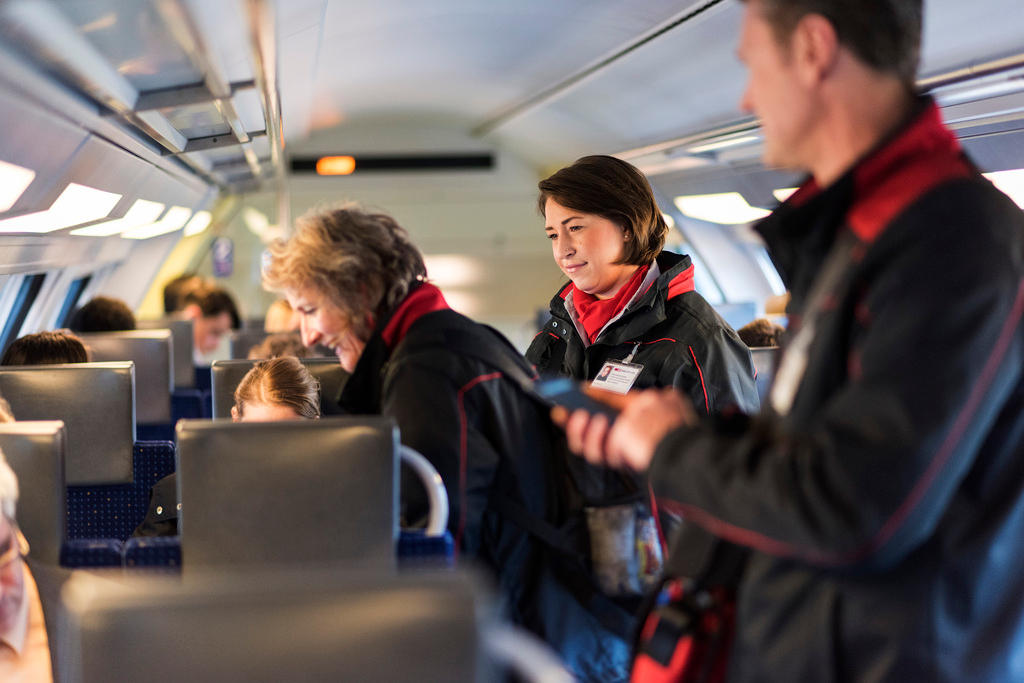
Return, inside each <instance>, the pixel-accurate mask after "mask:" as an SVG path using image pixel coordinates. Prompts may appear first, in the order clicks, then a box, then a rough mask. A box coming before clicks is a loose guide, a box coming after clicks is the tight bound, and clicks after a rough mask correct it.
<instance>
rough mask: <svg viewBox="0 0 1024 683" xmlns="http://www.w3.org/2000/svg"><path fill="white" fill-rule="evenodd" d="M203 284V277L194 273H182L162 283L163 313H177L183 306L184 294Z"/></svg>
mask: <svg viewBox="0 0 1024 683" xmlns="http://www.w3.org/2000/svg"><path fill="white" fill-rule="evenodd" d="M202 286H203V278H201V277H199V276H198V275H196V274H195V273H182V274H181V275H179V276H178V277H176V278H174V279H173V280H171V281H169V282H168V283H167V284H166V285H164V313H178V312H179V311H181V310H182V309H184V308H185V295H186V294H188V293H189V292H191V291H192V290H194V289H198V288H199V287H202Z"/></svg>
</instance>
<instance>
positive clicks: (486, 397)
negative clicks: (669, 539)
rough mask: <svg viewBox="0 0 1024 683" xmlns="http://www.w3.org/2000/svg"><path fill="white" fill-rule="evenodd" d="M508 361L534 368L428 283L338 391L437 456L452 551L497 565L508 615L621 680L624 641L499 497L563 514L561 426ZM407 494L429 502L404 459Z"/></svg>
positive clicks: (415, 503) (379, 334)
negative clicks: (587, 606) (587, 605)
mask: <svg viewBox="0 0 1024 683" xmlns="http://www.w3.org/2000/svg"><path fill="white" fill-rule="evenodd" d="M510 364H512V365H514V366H515V367H517V368H518V369H519V370H520V371H521V375H522V377H521V379H522V378H529V377H532V376H533V369H532V368H531V367H530V365H529V363H527V362H526V360H525V359H523V357H522V356H521V355H519V354H518V353H517V352H516V351H515V349H514V348H513V347H512V346H511V345H510V344H509V343H508V342H507V341H505V340H504V339H503V338H501V337H500V336H499V335H498V334H497V333H496V332H494V331H493V330H491V329H489V328H487V327H485V326H483V325H479V324H477V323H475V322H473V321H472V320H470V319H468V318H466V317H465V316H462V315H460V314H458V313H456V312H455V311H452V310H451V309H449V308H448V306H447V304H446V303H445V302H444V299H443V297H442V296H441V293H440V291H439V290H438V289H437V288H436V287H434V286H432V285H429V284H423V285H420V286H418V287H417V288H415V289H414V290H413V291H412V292H411V293H410V294H409V295H408V296H407V297H406V298H405V300H404V301H403V302H402V303H401V304H399V305H398V307H397V308H396V310H395V311H394V312H392V313H391V314H390V315H389V316H388V317H387V318H386V319H384V320H381V321H380V322H379V324H378V327H377V330H376V331H375V332H374V334H373V335H372V337H371V339H370V340H369V342H368V343H367V345H366V348H365V349H364V351H363V354H362V356H361V357H360V359H359V362H358V363H357V364H356V367H355V368H354V370H353V372H352V375H351V376H350V377H349V379H348V381H347V382H346V384H345V387H344V389H343V390H342V393H341V397H340V399H339V403H340V405H341V407H342V408H343V409H344V410H345V411H346V412H349V413H353V414H375V415H377V414H379V415H387V416H391V417H393V418H395V421H396V422H397V423H398V427H399V430H400V433H401V440H402V443H403V444H405V445H407V446H410V447H411V448H413V449H415V450H417V451H419V452H420V453H422V454H423V455H424V456H425V457H426V458H427V459H428V460H429V461H430V462H431V463H432V464H433V465H434V467H436V468H437V470H438V472H439V473H440V475H441V479H442V480H443V481H444V484H445V488H446V489H447V491H448V499H449V513H450V514H449V521H448V527H449V530H450V531H451V533H452V536H453V537H454V539H455V543H456V551H457V552H458V553H459V555H460V557H466V558H469V559H471V560H473V561H476V562H477V563H479V564H481V565H483V566H484V567H485V568H487V569H488V570H489V571H490V572H491V573H492V574H493V575H494V577H495V578H496V580H497V583H498V587H499V591H500V593H501V596H502V598H503V600H504V603H505V606H506V610H507V614H508V616H509V617H510V618H511V619H512V621H514V622H515V623H517V624H520V625H522V626H525V627H526V628H528V629H530V630H532V631H534V632H535V633H537V634H538V635H539V636H540V637H542V638H544V639H545V640H548V641H549V642H550V643H551V644H552V646H554V647H555V648H556V649H557V650H559V652H560V654H562V656H563V657H564V658H565V659H566V661H567V663H568V664H569V665H570V667H572V668H573V670H574V671H575V673H576V674H577V675H578V676H579V677H580V678H581V679H584V680H599V681H604V680H618V679H619V678H621V677H622V676H624V675H625V673H626V671H627V667H628V664H629V647H628V645H627V644H626V643H624V642H622V641H621V640H620V639H618V638H615V637H614V636H612V635H611V634H610V633H609V632H606V631H603V630H602V628H601V626H600V625H599V624H598V623H597V622H596V621H595V620H594V617H592V616H591V615H590V614H588V613H587V612H586V610H584V609H583V608H582V607H581V606H580V604H579V603H578V602H577V601H576V600H575V598H573V597H572V595H571V594H570V593H568V592H567V591H566V590H565V588H564V587H563V585H564V584H561V583H560V582H559V580H558V579H557V578H556V577H554V575H553V574H552V573H551V571H550V568H549V567H548V566H547V565H546V564H545V562H544V559H543V558H544V556H545V553H546V548H545V547H544V546H542V544H541V543H540V542H538V541H537V540H536V539H535V538H534V537H533V536H531V535H530V534H529V533H528V532H527V531H526V530H524V529H523V528H522V527H520V526H517V524H516V523H515V522H513V521H512V520H510V519H509V518H508V517H507V516H505V515H504V514H502V513H500V512H498V510H497V509H496V507H495V505H494V502H495V500H496V499H505V500H509V501H511V502H513V503H514V504H516V505H518V506H520V507H521V508H523V509H524V510H525V511H526V512H527V513H528V514H530V515H532V516H533V517H536V518H539V519H544V520H552V521H555V520H558V519H561V518H562V517H563V516H564V514H565V511H564V510H563V509H562V508H563V507H564V505H565V503H564V501H562V500H561V496H560V494H559V492H560V491H561V490H562V489H561V488H560V481H561V480H560V478H559V475H558V474H557V471H556V469H555V467H556V465H555V461H556V456H557V455H558V452H557V451H556V444H555V441H554V439H553V438H552V437H553V435H554V431H553V430H554V429H555V428H554V427H553V426H552V425H551V422H550V418H549V416H548V411H547V408H546V407H545V406H544V405H543V404H541V403H539V402H538V401H535V400H531V399H530V398H529V397H528V396H527V395H526V394H525V393H524V392H523V390H522V389H521V386H520V384H519V383H518V381H514V380H513V379H510V378H509V377H507V376H505V374H504V373H503V372H502V370H501V368H502V367H506V368H507V367H509V366H510ZM561 455H562V457H564V453H562V454H561ZM401 499H402V505H403V508H404V511H405V515H406V516H407V517H408V518H410V519H417V518H419V516H420V515H421V513H423V512H425V510H426V506H427V503H426V497H425V494H424V492H423V489H422V486H421V484H420V483H419V481H418V478H417V477H415V476H409V475H408V473H407V472H405V471H403V476H402V493H401ZM559 638H564V640H562V641H560V642H559V641H558V639H559Z"/></svg>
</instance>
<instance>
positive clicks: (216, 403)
mask: <svg viewBox="0 0 1024 683" xmlns="http://www.w3.org/2000/svg"><path fill="white" fill-rule="evenodd" d="M299 360H300V361H301V362H302V364H303V365H305V366H306V369H307V370H309V372H310V374H311V375H313V377H316V379H317V381H319V382H320V412H321V413H322V414H324V415H338V414H339V413H340V409H339V408H338V404H337V402H336V399H337V398H338V394H340V393H341V388H342V387H343V386H345V381H346V380H347V379H348V373H347V372H345V369H344V368H343V367H341V364H340V363H338V359H337V358H301V359H299ZM258 362H259V361H255V360H218V361H214V362H213V365H212V366H211V367H210V372H211V374H212V379H211V382H212V389H213V417H215V418H217V417H231V406H233V405H234V403H235V389H236V388H237V387H238V383H239V382H241V381H242V378H243V377H245V373H247V372H249V370H251V369H252V367H253V366H254V365H256V363H258Z"/></svg>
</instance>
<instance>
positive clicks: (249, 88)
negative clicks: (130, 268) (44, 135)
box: [0, 0, 283, 191]
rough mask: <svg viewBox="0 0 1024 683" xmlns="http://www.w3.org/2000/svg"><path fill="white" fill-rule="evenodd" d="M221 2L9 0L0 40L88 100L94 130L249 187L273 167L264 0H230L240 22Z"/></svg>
mask: <svg viewBox="0 0 1024 683" xmlns="http://www.w3.org/2000/svg"><path fill="white" fill-rule="evenodd" d="M228 5H229V3H196V2H190V1H188V0H158V1H156V2H153V3H135V2H119V1H118V0H100V1H98V2H90V3H77V2H72V1H67V0H52V1H51V0H12V1H11V2H7V3H3V4H2V5H0V26H2V29H0V39H2V43H3V45H2V47H6V48H8V49H10V50H13V52H14V53H16V55H17V57H20V58H21V59H23V60H25V61H27V62H28V64H29V65H30V66H31V67H36V68H39V69H42V70H43V71H45V72H46V73H47V74H49V75H50V76H51V77H52V76H55V77H56V78H57V80H58V81H60V82H61V83H62V84H63V85H64V86H66V87H68V88H70V89H72V90H73V91H74V92H76V93H77V94H79V95H81V96H84V97H86V98H88V99H89V100H91V101H92V102H94V103H95V104H96V105H98V112H99V115H98V116H97V119H98V120H97V121H95V122H94V123H95V125H90V122H88V121H84V122H83V124H84V125H85V126H86V127H87V128H91V129H92V130H93V132H95V133H97V134H99V135H101V136H102V135H104V134H105V133H107V132H109V131H107V130H104V128H109V127H108V126H105V125H104V122H107V123H109V122H116V124H117V127H118V128H121V129H122V130H126V131H128V133H129V134H130V135H131V136H132V137H134V138H135V139H137V140H141V142H143V143H144V144H145V145H146V146H147V147H148V148H149V149H150V150H151V151H152V152H153V153H155V154H158V155H160V156H162V157H170V158H172V159H174V162H173V163H176V164H180V165H182V166H183V167H185V168H186V169H187V170H188V171H189V172H190V173H191V174H193V175H195V176H198V177H199V178H200V179H202V180H203V181H204V182H205V183H206V184H212V185H216V186H218V187H220V188H221V189H222V190H228V191H241V190H248V189H253V188H256V187H259V186H262V185H263V184H264V183H266V182H267V181H274V180H280V179H282V178H283V166H282V163H283V161H282V155H281V150H282V149H283V141H282V137H281V124H280V116H281V112H280V104H279V103H280V99H279V97H278V96H277V93H276V87H277V86H276V83H277V77H276V61H275V57H274V52H273V20H272V13H271V12H270V10H269V8H268V7H265V6H264V5H265V2H264V0H245V1H244V2H240V3H238V6H239V7H241V8H242V9H244V11H245V16H243V17H241V19H242V21H239V17H238V16H236V15H234V14H233V13H232V11H231V10H232V9H233V8H234V7H235V6H234V5H231V6H228ZM214 37H215V40H214ZM241 55H246V56H247V57H248V58H246V59H242V58H240V56H241ZM40 73H41V72H40ZM21 85H22V86H23V87H24V88H26V89H27V90H33V89H34V88H32V84H29V83H24V82H22V83H21ZM113 141H114V142H115V143H117V142H119V141H118V140H113ZM126 148H127V147H126Z"/></svg>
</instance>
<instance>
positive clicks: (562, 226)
mask: <svg viewBox="0 0 1024 683" xmlns="http://www.w3.org/2000/svg"><path fill="white" fill-rule="evenodd" d="M544 231H545V232H546V233H547V236H548V239H549V240H551V253H552V255H553V256H554V257H555V263H556V264H558V267H559V268H561V269H562V272H563V273H565V275H566V277H568V278H569V279H570V280H572V281H573V284H575V285H576V287H577V288H579V289H580V290H582V291H584V292H586V293H587V294H592V295H593V296H595V297H597V298H598V299H610V298H611V297H613V296H615V293H616V292H618V291H619V289H620V288H621V287H622V286H623V285H624V284H626V282H628V281H629V278H630V277H632V276H633V273H635V272H636V269H637V266H636V265H634V264H629V263H616V261H618V260H619V259H621V258H622V252H623V245H624V244H625V243H626V241H627V240H628V239H629V238H628V236H627V235H626V232H625V231H624V230H623V229H622V228H621V227H620V226H619V225H618V224H616V223H615V222H613V221H610V220H608V219H607V218H604V217H602V216H598V215H596V214H592V213H583V212H582V211H574V210H572V209H569V208H566V207H564V206H562V205H561V204H559V203H558V202H556V201H555V200H554V199H550V198H549V199H548V200H547V202H546V203H545V204H544Z"/></svg>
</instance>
